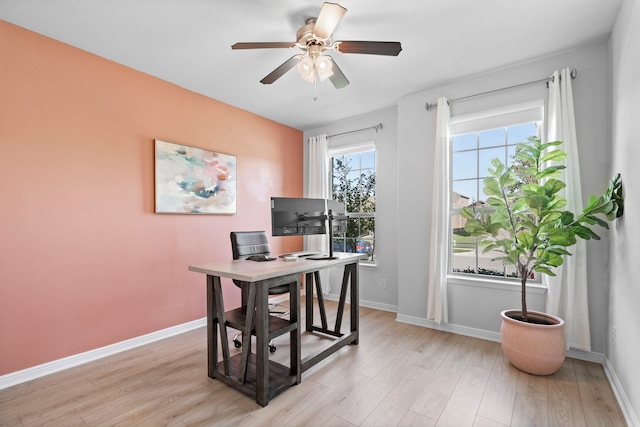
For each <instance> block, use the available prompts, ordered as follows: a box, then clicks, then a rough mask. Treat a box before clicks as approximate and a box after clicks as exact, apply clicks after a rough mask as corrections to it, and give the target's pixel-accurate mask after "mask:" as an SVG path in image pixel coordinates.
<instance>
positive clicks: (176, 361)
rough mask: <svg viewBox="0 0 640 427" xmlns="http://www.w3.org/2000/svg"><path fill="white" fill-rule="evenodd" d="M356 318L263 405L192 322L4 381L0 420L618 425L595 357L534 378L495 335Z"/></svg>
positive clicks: (312, 341) (281, 356)
mask: <svg viewBox="0 0 640 427" xmlns="http://www.w3.org/2000/svg"><path fill="white" fill-rule="evenodd" d="M327 303H328V305H329V308H330V309H331V310H335V303H332V302H330V301H328V302H327ZM303 318H304V317H303ZM360 324H361V335H360V336H361V338H360V344H359V345H358V346H347V347H346V348H343V349H341V350H340V351H339V352H338V353H337V354H335V355H333V356H331V357H329V358H328V359H327V360H325V361H323V362H322V363H320V364H319V365H316V366H315V367H313V368H312V369H310V370H309V371H307V372H305V373H304V374H303V380H302V383H301V384H299V385H297V386H294V387H293V388H291V389H289V390H288V391H286V392H285V393H284V394H282V395H280V396H278V397H276V398H275V399H273V400H271V402H270V403H269V405H268V406H266V407H264V408H262V407H260V406H259V405H257V404H256V403H255V402H254V401H253V400H252V399H251V398H249V397H248V396H245V395H244V394H241V393H240V392H237V391H235V390H233V389H231V388H230V387H227V386H225V385H224V384H222V383H221V382H219V381H216V380H212V379H210V378H208V377H207V374H206V372H207V367H206V356H205V350H206V330H205V328H200V329H197V330H194V331H191V332H188V333H185V334H182V335H179V336H176V337H172V338H168V339H165V340H162V341H158V342H156V343H153V344H149V345H146V346H143V347H139V348H136V349H133V350H129V351H126V352H123V353H120V354H117V355H114V356H111V357H108V358H104V359H101V360H99V361H96V362H91V363H88V364H85V365H82V366H79V367H76V368H72V369H69V370H66V371H64V372H60V373H56V374H53V375H49V376H47V377H44V378H40V379H37V380H34V381H31V382H29V383H25V384H20V385H17V386H14V387H11V388H8V389H5V390H1V391H0V425H2V426H44V425H46V426H58V425H59V426H103V425H107V426H112V425H123V426H133V425H135V426H160V425H171V426H227V425H228V426H232V425H233V426H272V425H282V426H307V427H311V426H454V427H464V426H474V427H491V426H493V427H498V426H551V427H556V426H588V427H592V426H624V425H625V423H624V420H623V416H622V414H621V412H620V409H619V407H618V405H617V403H616V400H615V398H614V394H613V392H612V390H611V387H610V386H609V383H608V382H607V379H606V377H605V374H604V371H603V369H602V367H601V366H600V365H598V364H594V363H588V362H583V361H579V360H574V359H567V360H566V362H565V363H564V365H563V367H562V368H561V369H560V371H558V372H557V373H555V374H554V375H551V376H548V377H537V376H532V375H528V374H525V373H522V372H520V371H518V370H517V369H515V368H514V367H512V366H511V365H510V364H509V363H508V362H507V361H506V360H505V358H504V356H503V355H502V351H501V350H500V345H499V344H497V343H494V342H488V341H483V340H480V339H476V338H470V337H465V336H461V335H454V334H450V333H445V332H439V331H435V330H431V329H427V328H422V327H418V326H412V325H406V324H402V323H398V322H396V321H395V314H394V313H389V312H383V311H378V310H372V309H367V308H361V315H360ZM345 328H348V322H347V325H345ZM345 330H346V329H345ZM232 336H233V335H232V334H231V335H230V337H232ZM302 343H303V356H304V355H305V354H308V353H309V352H311V351H313V349H314V348H317V346H322V345H323V344H324V341H323V339H321V338H318V337H316V336H311V335H309V334H307V333H304V334H303V341H302ZM275 344H276V345H277V346H278V350H277V352H276V353H275V354H273V355H272V356H271V357H272V358H274V359H277V360H278V361H286V360H288V343H287V337H286V336H283V337H280V338H278V339H276V341H275ZM282 363H284V362H282Z"/></svg>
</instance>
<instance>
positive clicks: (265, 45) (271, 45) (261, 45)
mask: <svg viewBox="0 0 640 427" xmlns="http://www.w3.org/2000/svg"><path fill="white" fill-rule="evenodd" d="M295 46H296V44H295V43H292V42H251V43H236V44H234V45H233V46H231V49H278V48H284V47H295Z"/></svg>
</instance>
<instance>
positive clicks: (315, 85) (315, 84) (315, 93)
mask: <svg viewBox="0 0 640 427" xmlns="http://www.w3.org/2000/svg"><path fill="white" fill-rule="evenodd" d="M313 100H314V101H317V100H318V79H317V78H316V79H313Z"/></svg>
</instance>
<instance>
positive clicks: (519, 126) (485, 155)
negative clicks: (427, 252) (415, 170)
mask: <svg viewBox="0 0 640 427" xmlns="http://www.w3.org/2000/svg"><path fill="white" fill-rule="evenodd" d="M517 113H518V114H514V112H509V114H499V115H488V116H483V117H482V118H481V119H480V120H478V118H477V117H476V118H474V119H472V120H459V121H458V122H457V123H456V122H454V120H453V119H452V126H451V131H452V132H451V141H450V162H451V172H450V174H451V175H450V180H449V181H450V186H449V187H450V188H449V191H450V193H449V194H450V201H451V202H450V218H449V220H450V221H449V223H450V227H451V231H450V232H451V235H450V237H451V239H450V242H451V247H450V250H449V271H450V272H451V273H454V274H462V275H465V276H467V277H482V276H485V277H486V276H493V277H494V278H496V277H502V278H505V279H508V278H516V277H517V272H516V269H515V267H514V266H505V265H503V264H502V262H501V261H492V258H495V257H497V256H500V253H499V252H488V253H486V254H483V253H482V249H480V250H478V244H477V238H476V237H473V236H469V235H467V234H466V233H465V231H464V226H465V222H466V220H465V219H464V218H463V217H462V216H461V215H460V210H461V208H463V207H465V206H472V207H477V208H478V209H482V208H485V209H487V210H488V212H490V210H489V209H488V207H487V206H486V205H485V202H486V200H487V195H486V194H485V193H484V190H483V187H484V183H483V180H484V178H485V177H486V176H487V174H488V173H487V169H488V168H489V167H491V160H492V159H494V158H496V157H497V158H499V159H500V160H501V161H502V162H503V163H504V164H505V166H506V167H507V168H509V167H512V168H516V167H522V166H523V165H522V162H521V161H520V160H518V159H517V158H516V157H515V153H516V147H517V144H518V143H521V142H527V139H528V138H529V137H530V136H535V137H540V129H541V126H542V109H541V108H537V107H536V108H532V109H530V111H529V112H528V113H529V114H526V111H524V112H523V111H520V110H519V111H517ZM523 118H526V119H528V120H526V121H523ZM474 122H475V123H474ZM514 122H515V123H514ZM500 123H504V124H502V125H500Z"/></svg>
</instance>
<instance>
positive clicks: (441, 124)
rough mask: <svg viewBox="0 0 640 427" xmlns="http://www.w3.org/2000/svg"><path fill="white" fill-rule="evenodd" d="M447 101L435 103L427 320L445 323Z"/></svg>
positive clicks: (447, 216)
mask: <svg viewBox="0 0 640 427" xmlns="http://www.w3.org/2000/svg"><path fill="white" fill-rule="evenodd" d="M450 116H451V112H450V108H449V101H448V100H447V99H446V98H440V99H438V113H437V117H436V138H435V147H434V160H433V183H432V193H431V203H432V206H431V207H432V209H431V212H432V217H431V233H430V235H431V244H430V246H429V248H430V253H429V288H428V301H427V320H432V321H434V322H436V323H441V322H445V323H446V322H448V313H447V256H448V254H449V185H448V181H449V165H450V163H449V121H450Z"/></svg>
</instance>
